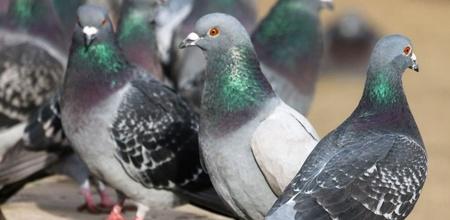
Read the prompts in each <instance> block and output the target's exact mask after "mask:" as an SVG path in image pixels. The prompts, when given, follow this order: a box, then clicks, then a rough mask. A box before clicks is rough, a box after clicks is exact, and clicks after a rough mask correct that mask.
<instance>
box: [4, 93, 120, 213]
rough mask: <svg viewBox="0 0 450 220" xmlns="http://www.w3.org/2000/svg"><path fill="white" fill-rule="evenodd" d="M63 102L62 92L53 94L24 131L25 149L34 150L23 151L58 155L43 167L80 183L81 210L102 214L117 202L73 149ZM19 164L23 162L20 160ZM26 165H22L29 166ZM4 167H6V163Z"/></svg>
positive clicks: (33, 153)
mask: <svg viewBox="0 0 450 220" xmlns="http://www.w3.org/2000/svg"><path fill="white" fill-rule="evenodd" d="M58 94H59V92H58ZM59 101H60V97H59V95H57V96H55V97H53V98H52V99H51V100H49V101H48V102H46V103H44V104H43V105H42V106H41V107H40V108H39V110H37V111H36V112H34V113H33V115H32V116H31V117H30V119H29V120H28V123H27V126H26V128H25V131H24V136H23V143H21V144H20V145H23V146H24V150H22V151H33V152H28V153H26V152H23V153H22V154H24V155H29V156H28V157H32V156H33V155H35V157H36V156H37V155H39V153H41V152H44V153H47V154H55V155H57V159H56V160H54V161H52V162H50V161H49V162H47V164H48V165H49V166H47V167H45V169H43V170H44V171H45V172H46V173H47V174H49V175H50V174H60V175H65V176H68V177H70V178H71V179H72V180H74V181H75V182H76V183H77V184H78V185H79V186H80V193H81V194H82V195H83V197H84V201H85V203H84V204H83V205H81V206H80V207H79V208H78V210H79V211H82V210H84V209H86V210H87V211H88V212H91V213H98V212H101V211H104V210H108V211H109V209H110V208H111V207H112V206H113V205H114V202H113V201H112V199H111V198H110V197H109V195H108V193H107V192H106V188H105V186H104V184H103V183H102V182H101V181H100V180H98V179H95V178H94V177H92V175H91V174H90V171H89V170H88V168H87V166H86V164H85V163H84V162H83V161H82V160H81V159H80V158H79V156H78V155H77V154H76V153H74V152H73V149H72V147H71V145H70V144H69V142H68V140H67V138H66V136H65V134H64V131H63V129H62V124H61V112H60V106H59ZM19 152H20V151H19ZM20 155H21V154H17V153H16V154H10V155H8V157H13V158H16V160H18V159H19V158H20V157H21V156H20ZM8 159H11V158H8ZM19 160H20V159H19ZM21 160H23V159H21ZM16 163H17V164H20V163H18V162H16ZM25 164H26V163H24V164H21V165H19V166H21V167H26V166H25ZM0 167H4V166H3V164H2V166H0ZM4 170H6V168H5V169H4ZM4 172H6V171H4ZM92 180H93V183H95V184H94V186H95V187H96V188H97V191H98V193H99V195H100V204H99V205H96V204H95V202H94V198H93V194H92V191H91V183H92ZM0 182H1V181H0Z"/></svg>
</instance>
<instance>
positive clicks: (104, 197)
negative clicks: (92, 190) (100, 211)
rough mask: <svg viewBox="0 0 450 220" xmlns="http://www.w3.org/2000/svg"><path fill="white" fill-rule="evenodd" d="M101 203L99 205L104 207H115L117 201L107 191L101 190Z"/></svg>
mask: <svg viewBox="0 0 450 220" xmlns="http://www.w3.org/2000/svg"><path fill="white" fill-rule="evenodd" d="M99 193H100V204H99V206H100V207H102V208H109V209H111V208H113V207H114V204H115V202H114V201H113V200H112V199H111V197H110V196H109V195H108V193H107V192H106V191H100V192H99Z"/></svg>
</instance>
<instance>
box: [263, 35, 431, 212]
mask: <svg viewBox="0 0 450 220" xmlns="http://www.w3.org/2000/svg"><path fill="white" fill-rule="evenodd" d="M408 67H409V68H411V69H413V70H415V71H418V70H419V66H418V64H417V61H416V56H415V54H414V53H413V46H412V43H411V41H410V40H409V39H408V38H407V37H405V36H402V35H389V36H386V37H384V38H382V39H381V40H380V41H379V42H378V43H377V44H376V46H375V48H374V49H373V52H372V56H371V58H370V64H369V68H368V71H367V81H366V84H365V89H364V92H363V95H362V98H361V101H360V102H359V105H358V106H357V107H356V109H355V111H354V112H353V113H352V114H351V116H350V117H349V118H348V119H347V120H345V121H344V122H343V123H342V124H341V125H340V126H339V127H338V128H336V129H335V130H333V131H332V132H331V133H330V134H328V135H327V136H326V137H325V138H323V139H322V140H321V141H320V142H319V143H318V144H317V146H316V148H315V149H314V150H313V152H312V153H311V154H310V156H309V157H308V159H307V160H306V162H305V163H304V164H303V167H302V168H301V170H300V172H299V173H298V174H297V175H296V177H295V178H294V179H293V180H292V182H291V183H290V185H289V186H288V187H287V188H286V190H285V191H284V193H283V195H282V196H281V197H280V198H279V199H278V201H277V202H276V203H275V205H274V206H273V207H272V209H271V211H270V212H269V214H268V216H267V218H266V219H268V220H278V219H280V220H281V219H282V220H289V219H296V220H301V219H308V220H311V219H405V218H406V217H407V216H408V214H409V213H410V212H411V211H412V209H413V207H414V204H415V203H416V202H417V200H418V199H419V195H420V191H421V189H422V187H423V185H424V183H425V179H426V175H427V154H426V150H425V146H424V143H423V140H422V138H421V136H420V133H419V129H418V128H417V125H416V123H415V121H414V117H413V115H412V113H411V111H410V109H409V106H408V102H407V100H406V96H405V93H404V91H403V86H402V76H403V73H404V72H405V70H406V69H407V68H408Z"/></svg>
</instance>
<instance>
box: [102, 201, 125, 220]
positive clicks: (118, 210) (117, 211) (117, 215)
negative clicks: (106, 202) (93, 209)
mask: <svg viewBox="0 0 450 220" xmlns="http://www.w3.org/2000/svg"><path fill="white" fill-rule="evenodd" d="M106 220H125V218H124V217H123V216H122V206H121V205H119V204H116V205H114V207H113V209H112V210H111V213H109V216H108V218H107V219H106Z"/></svg>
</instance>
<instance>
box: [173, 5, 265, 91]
mask: <svg viewBox="0 0 450 220" xmlns="http://www.w3.org/2000/svg"><path fill="white" fill-rule="evenodd" d="M215 12H221V13H226V14H230V15H232V16H234V17H236V18H238V20H239V21H240V22H241V23H242V24H243V25H244V27H245V28H246V29H247V30H248V31H252V30H253V29H254V27H255V26H256V21H257V20H256V17H257V16H256V15H257V11H256V4H254V2H252V1H248V0H216V1H209V0H194V2H193V9H192V12H191V13H190V14H189V16H188V17H187V18H186V20H184V21H183V23H182V24H181V26H180V28H181V30H180V32H179V35H178V36H177V38H176V39H175V42H179V40H181V39H182V38H184V37H185V36H186V35H187V34H188V33H189V32H191V31H192V29H193V28H194V24H195V22H196V21H197V20H198V19H199V18H200V17H202V16H203V15H206V14H209V13H215ZM173 54H174V55H173V56H172V57H173V58H172V60H171V61H172V62H171V63H170V65H172V66H171V72H170V78H171V79H173V80H174V81H175V84H176V88H179V89H180V90H183V91H186V90H188V91H189V90H190V87H192V85H191V84H192V82H194V81H195V80H196V78H198V77H201V75H202V73H203V72H204V70H205V67H206V61H205V58H204V57H203V55H202V54H201V52H200V51H199V50H196V49H194V48H187V49H186V50H183V51H180V50H177V51H176V53H173ZM195 88H197V87H193V89H195ZM188 91H187V92H188ZM187 98H189V96H188V97H187Z"/></svg>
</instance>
